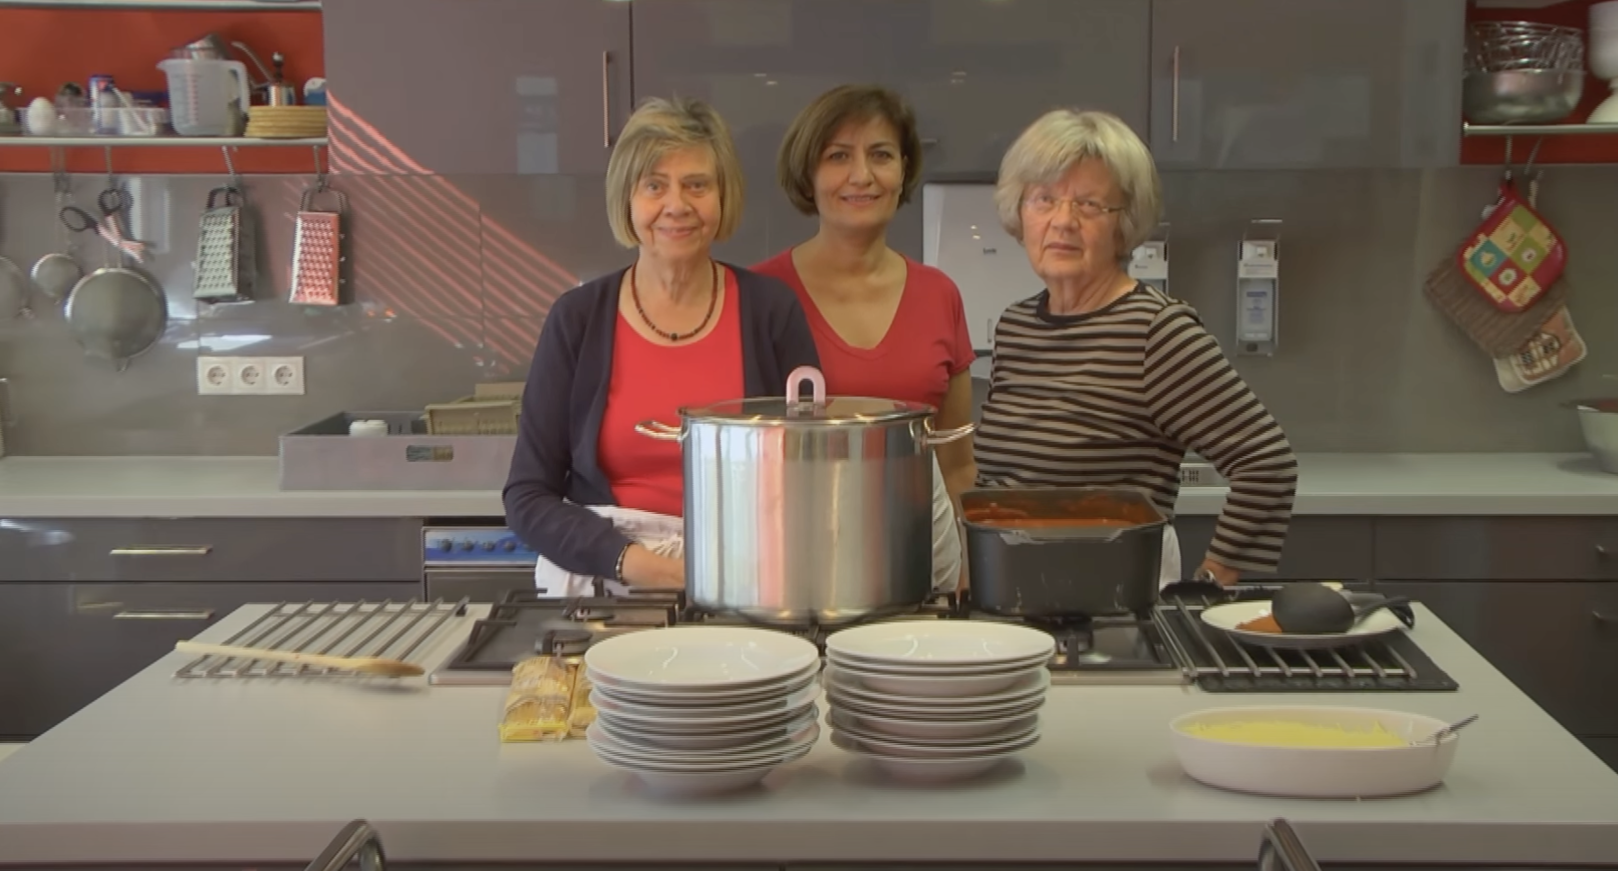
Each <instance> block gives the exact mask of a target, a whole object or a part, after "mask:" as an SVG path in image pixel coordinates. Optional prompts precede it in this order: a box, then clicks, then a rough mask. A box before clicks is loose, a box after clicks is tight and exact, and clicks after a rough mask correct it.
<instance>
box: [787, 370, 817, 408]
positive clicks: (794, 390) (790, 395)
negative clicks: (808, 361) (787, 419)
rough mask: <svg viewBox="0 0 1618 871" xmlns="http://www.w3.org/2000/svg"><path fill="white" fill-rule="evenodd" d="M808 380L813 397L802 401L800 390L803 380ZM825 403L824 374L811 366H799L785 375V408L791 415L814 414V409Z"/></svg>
mask: <svg viewBox="0 0 1618 871" xmlns="http://www.w3.org/2000/svg"><path fill="white" fill-rule="evenodd" d="M805 381H808V382H809V385H810V387H811V389H812V390H813V393H814V399H812V400H811V401H809V402H804V401H803V399H802V398H801V397H802V396H803V394H802V392H801V390H802V388H803V382H805ZM825 405H826V376H825V375H824V374H822V373H821V371H820V370H819V369H816V368H815V367H813V366H799V367H798V368H796V369H793V370H792V374H791V375H788V376H787V409H788V413H789V414H792V415H806V414H814V413H815V409H817V408H824V407H825Z"/></svg>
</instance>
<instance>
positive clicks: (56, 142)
mask: <svg viewBox="0 0 1618 871" xmlns="http://www.w3.org/2000/svg"><path fill="white" fill-rule="evenodd" d="M3 2H5V0H0V3H3ZM326 142H327V139H326V137H324V136H322V137H320V138H318V139H249V138H247V137H242V136H0V148H4V147H7V146H14V147H20V148H21V147H29V146H32V147H36V148H37V147H41V146H46V147H54V148H175V147H189V146H216V147H221V148H287V147H290V146H302V147H305V148H307V147H309V146H311V145H313V146H321V145H325V144H326Z"/></svg>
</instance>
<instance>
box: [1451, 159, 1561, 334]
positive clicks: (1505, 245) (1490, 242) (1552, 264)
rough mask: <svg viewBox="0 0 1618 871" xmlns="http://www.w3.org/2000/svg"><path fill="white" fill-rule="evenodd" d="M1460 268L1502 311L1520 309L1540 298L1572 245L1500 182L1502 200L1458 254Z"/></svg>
mask: <svg viewBox="0 0 1618 871" xmlns="http://www.w3.org/2000/svg"><path fill="white" fill-rule="evenodd" d="M1456 260H1457V262H1458V265H1459V266H1460V267H1461V273H1462V274H1463V275H1465V276H1466V278H1467V280H1468V281H1469V282H1471V284H1472V285H1473V286H1474V287H1476V288H1477V289H1478V292H1479V293H1481V294H1483V296H1484V298H1485V299H1487V300H1488V301H1489V302H1490V303H1492V304H1493V305H1494V307H1495V308H1498V309H1500V310H1501V311H1503V312H1513V313H1515V312H1520V311H1523V310H1524V309H1527V308H1528V307H1529V306H1532V305H1533V304H1534V303H1536V302H1538V301H1539V298H1540V297H1542V296H1544V295H1545V292H1546V291H1547V290H1549V289H1550V286H1551V284H1552V283H1554V282H1555V281H1556V279H1557V278H1558V277H1560V276H1561V274H1562V269H1563V267H1564V266H1566V265H1567V248H1566V247H1565V246H1564V245H1563V244H1562V239H1561V237H1559V236H1557V235H1556V231H1555V230H1553V229H1551V225H1550V224H1548V223H1546V222H1545V219H1544V218H1542V217H1540V216H1539V213H1538V212H1536V211H1534V207H1533V206H1531V205H1529V204H1528V202H1527V201H1526V200H1524V199H1523V198H1522V197H1520V196H1518V195H1517V187H1516V185H1514V184H1512V183H1511V182H1510V181H1505V182H1502V183H1501V184H1500V202H1499V204H1498V205H1496V206H1495V208H1494V210H1493V211H1492V212H1490V213H1489V216H1488V217H1487V218H1484V219H1483V223H1482V224H1481V225H1479V227H1478V229H1477V232H1475V233H1474V234H1473V235H1472V238H1471V239H1469V240H1467V242H1466V243H1465V244H1464V245H1462V246H1461V250H1460V251H1459V252H1457V254H1456Z"/></svg>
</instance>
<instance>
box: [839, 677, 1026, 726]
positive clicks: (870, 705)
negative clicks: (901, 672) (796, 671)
mask: <svg viewBox="0 0 1618 871" xmlns="http://www.w3.org/2000/svg"><path fill="white" fill-rule="evenodd" d="M826 701H827V702H828V703H830V705H831V706H832V707H833V708H834V709H837V708H841V709H844V710H849V711H853V712H855V713H857V714H874V715H876V716H879V717H901V718H905V719H910V720H932V721H935V722H946V723H948V722H961V721H963V720H968V721H972V720H989V719H996V718H1001V717H1021V716H1024V715H1026V714H1032V713H1034V712H1035V711H1037V710H1039V709H1040V708H1042V707H1044V705H1045V693H1044V692H1040V693H1037V694H1035V695H1034V697H1033V698H1031V699H1029V700H1027V701H1018V702H1012V703H1009V704H1003V705H953V706H948V707H935V706H926V707H923V706H917V705H911V704H903V705H901V704H888V703H884V702H873V701H871V700H870V699H867V698H862V697H859V696H853V695H850V694H848V693H846V692H843V691H842V690H841V689H840V688H838V687H837V686H835V685H833V686H829V687H827V688H826Z"/></svg>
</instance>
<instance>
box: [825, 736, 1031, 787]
mask: <svg viewBox="0 0 1618 871" xmlns="http://www.w3.org/2000/svg"><path fill="white" fill-rule="evenodd" d="M1038 740H1039V739H1038V738H1037V737H1036V738H1034V739H1032V740H1029V741H1028V742H1027V744H1026V745H1025V746H1024V747H1019V748H1017V749H1016V750H1006V751H1001V752H999V753H996V754H993V755H986V756H978V757H975V758H972V759H915V758H912V757H904V756H887V755H884V754H881V753H876V752H873V751H872V750H869V749H867V748H866V747H865V745H864V744H863V743H862V742H860V741H859V740H858V739H855V738H850V737H849V736H847V735H844V734H842V733H841V732H837V731H835V730H834V731H833V732H832V733H831V743H832V746H834V747H836V748H837V749H839V750H843V751H846V752H848V753H852V754H854V755H856V756H864V757H865V758H866V759H869V760H871V762H872V763H874V764H875V765H876V766H877V767H878V768H880V769H881V770H882V771H883V772H885V773H886V774H888V775H889V776H891V777H893V778H894V779H895V780H904V781H908V782H910V783H925V784H933V783H948V782H951V781H956V780H966V779H967V778H970V777H978V776H980V775H983V774H987V773H988V772H989V771H990V770H992V769H993V768H994V767H995V766H997V765H999V764H1000V763H1001V762H1002V761H1004V760H1005V759H1007V758H1010V757H1011V756H1014V755H1016V754H1017V753H1018V752H1020V751H1022V750H1024V749H1027V747H1032V746H1033V745H1034V743H1035V742H1037V741H1038Z"/></svg>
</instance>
